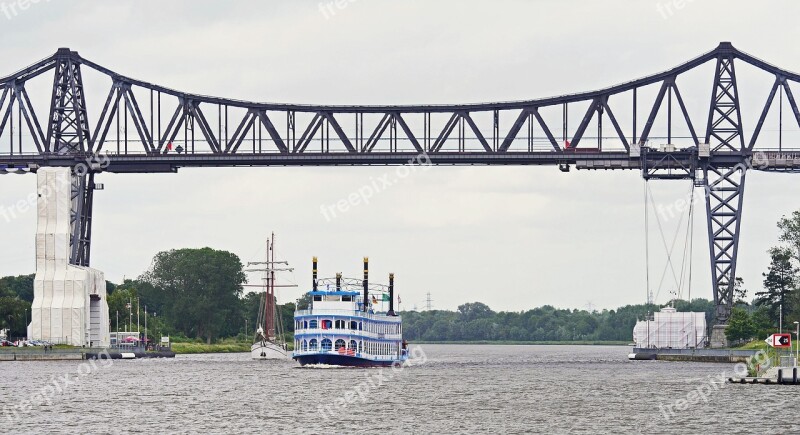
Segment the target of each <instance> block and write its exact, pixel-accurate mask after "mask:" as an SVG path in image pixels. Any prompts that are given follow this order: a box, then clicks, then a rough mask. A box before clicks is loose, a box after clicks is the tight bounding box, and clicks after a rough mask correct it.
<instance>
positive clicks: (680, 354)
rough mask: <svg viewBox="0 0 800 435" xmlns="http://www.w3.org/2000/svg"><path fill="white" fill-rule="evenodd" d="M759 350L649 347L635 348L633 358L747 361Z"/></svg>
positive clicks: (720, 361) (686, 360) (629, 357)
mask: <svg viewBox="0 0 800 435" xmlns="http://www.w3.org/2000/svg"><path fill="white" fill-rule="evenodd" d="M757 352H758V351H756V350H736V349H649V348H633V351H632V352H631V353H630V354H629V355H628V359H631V360H658V361H685V362H710V363H740V362H743V363H746V362H747V361H748V360H749V359H750V358H751V357H752V356H753V355H755V354H756V353H757Z"/></svg>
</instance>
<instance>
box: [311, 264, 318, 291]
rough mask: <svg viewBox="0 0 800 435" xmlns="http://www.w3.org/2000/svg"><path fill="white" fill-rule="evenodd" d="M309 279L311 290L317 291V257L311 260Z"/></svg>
mask: <svg viewBox="0 0 800 435" xmlns="http://www.w3.org/2000/svg"><path fill="white" fill-rule="evenodd" d="M311 279H312V280H313V283H312V285H313V287H312V288H313V289H314V291H317V257H314V258H313V259H312V260H311Z"/></svg>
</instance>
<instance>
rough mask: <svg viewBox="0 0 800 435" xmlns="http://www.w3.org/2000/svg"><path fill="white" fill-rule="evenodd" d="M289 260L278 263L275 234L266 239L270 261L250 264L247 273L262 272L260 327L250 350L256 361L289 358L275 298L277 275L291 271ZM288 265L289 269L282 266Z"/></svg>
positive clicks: (268, 259)
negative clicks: (262, 290)
mask: <svg viewBox="0 0 800 435" xmlns="http://www.w3.org/2000/svg"><path fill="white" fill-rule="evenodd" d="M288 265H289V263H288V262H286V261H278V260H275V233H273V234H272V237H271V238H270V239H268V240H267V259H266V261H261V262H252V263H248V264H247V266H248V267H253V266H255V268H250V269H247V272H263V273H264V276H263V281H264V284H263V288H264V292H263V293H262V294H261V305H260V308H259V313H258V323H257V325H258V327H257V329H256V333H255V337H254V340H253V345H252V346H251V347H250V356H251V358H252V359H254V360H283V359H288V358H289V356H288V354H287V351H286V342H285V341H284V338H283V322H282V319H281V315H280V310H278V306H277V299H276V297H275V287H276V285H275V272H291V271H292V270H294V269H292V268H290V267H288ZM279 266H286V267H279Z"/></svg>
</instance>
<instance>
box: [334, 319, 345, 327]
mask: <svg viewBox="0 0 800 435" xmlns="http://www.w3.org/2000/svg"><path fill="white" fill-rule="evenodd" d="M336 329H344V320H337V321H336Z"/></svg>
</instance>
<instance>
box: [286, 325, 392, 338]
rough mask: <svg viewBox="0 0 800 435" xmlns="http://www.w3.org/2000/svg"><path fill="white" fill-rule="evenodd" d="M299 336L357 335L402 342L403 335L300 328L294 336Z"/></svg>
mask: <svg viewBox="0 0 800 435" xmlns="http://www.w3.org/2000/svg"><path fill="white" fill-rule="evenodd" d="M299 334H333V335H336V334H342V335H357V336H360V337H364V338H375V339H381V340H402V339H403V334H386V333H382V332H371V331H364V330H360V329H349V328H346V329H335V328H330V329H322V328H314V329H311V328H301V329H296V330H295V335H299Z"/></svg>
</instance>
